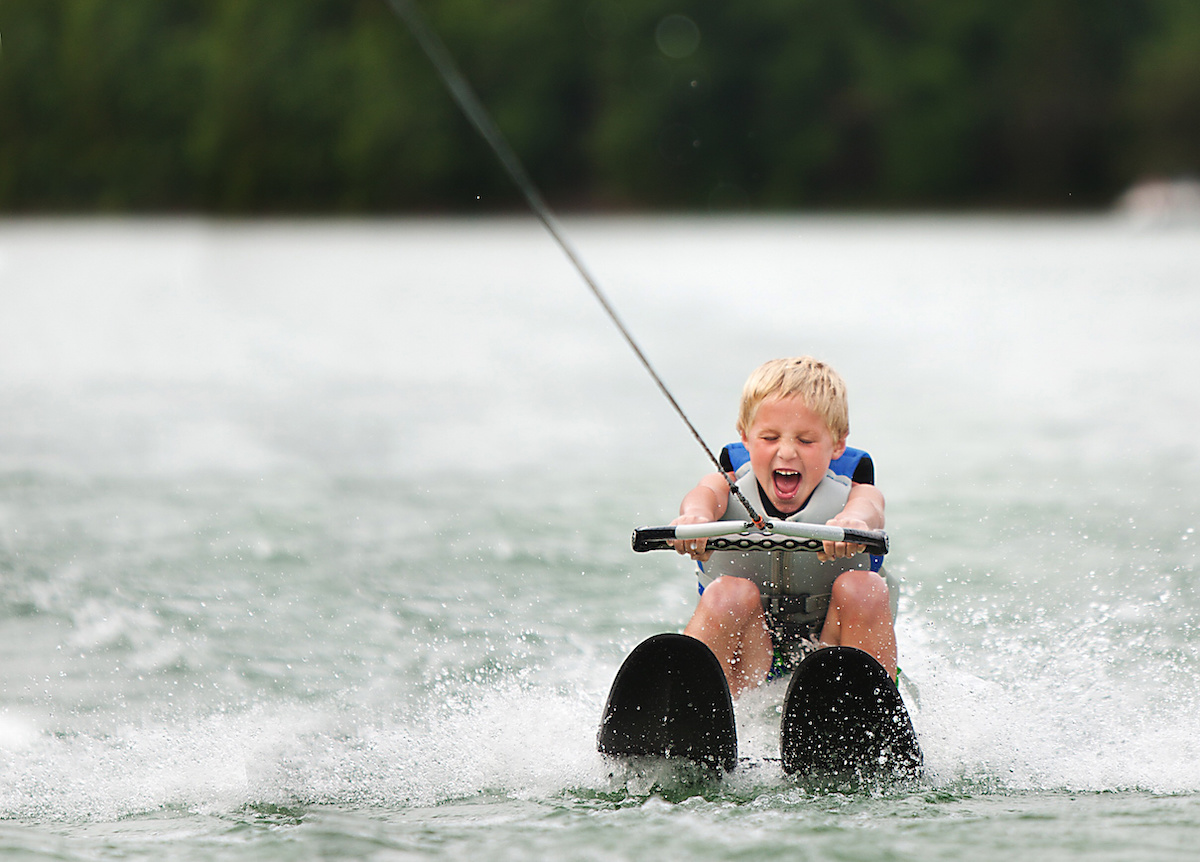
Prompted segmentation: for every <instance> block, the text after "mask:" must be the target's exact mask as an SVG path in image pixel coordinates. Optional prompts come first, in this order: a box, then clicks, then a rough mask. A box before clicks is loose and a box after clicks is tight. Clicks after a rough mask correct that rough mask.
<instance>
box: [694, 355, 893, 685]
mask: <svg viewBox="0 0 1200 862" xmlns="http://www.w3.org/2000/svg"><path fill="white" fill-rule="evenodd" d="M737 429H738V433H739V434H740V435H741V439H742V443H743V444H744V445H745V447H746V449H747V451H748V453H749V456H750V460H749V463H747V464H745V465H743V466H742V468H741V469H740V470H738V471H737V473H736V474H735V476H736V482H737V485H738V488H739V490H741V491H742V493H743V494H744V495H745V497H746V498H747V500H748V501H749V502H750V504H751V506H753V507H754V508H755V509H756V510H757V511H758V513H759V514H760V515H765V516H767V517H771V518H779V519H784V518H790V519H791V520H794V521H803V522H806V523H828V524H834V525H837V526H841V527H852V528H856V529H860V530H879V529H883V520H884V519H883V508H884V502H883V495H882V494H881V493H880V492H879V490H878V489H876V488H875V486H874V485H873V484H861V483H854V482H851V480H850V479H847V478H846V477H843V476H837V475H835V474H834V473H833V472H832V471H830V470H829V464H830V462H831V461H832V460H834V459H835V458H838V457H840V456H841V454H842V453H843V452H844V451H845V449H846V436H847V434H849V431H850V421H849V408H848V404H847V398H846V385H845V383H844V382H843V381H842V378H841V377H840V376H839V375H838V374H837V372H836V371H834V370H833V369H832V368H830V367H829V366H828V365H826V364H825V363H823V362H820V361H818V360H816V359H813V358H812V357H810V356H802V357H798V358H792V359H776V360H772V361H770V362H767V363H765V364H764V365H762V366H760V367H759V368H758V369H756V370H755V371H754V373H753V374H751V375H750V378H749V379H748V380H747V381H746V385H745V387H744V389H743V391H742V402H741V408H740V410H739V414H738V422H737ZM731 496H732V495H731V494H730V491H729V484H728V482H727V481H726V479H725V476H724V475H723V474H721V473H713V474H710V475H708V476H705V477H704V478H703V479H701V480H700V483H699V484H698V485H697V486H696V487H695V488H693V489H692V490H691V491H690V492H688V494H687V495H686V496H685V497H684V498H683V502H682V503H681V504H680V507H679V517H678V518H676V519H675V520H674V521H672V524H696V523H703V522H707V521H717V520H721V519H722V518H723V517H724V518H729V519H743V518H747V519H748V517H749V516H748V514H747V513H746V511H745V510H744V508H743V507H742V506H741V504H740V503H739V502H738V501H737V499H736V497H733V498H732V499H731ZM676 550H677V551H678V552H679V553H681V554H685V555H687V556H690V557H691V558H692V559H694V560H696V561H697V563H698V565H699V567H700V590H701V595H700V602H699V604H698V605H697V606H696V611H695V613H694V614H693V615H692V619H691V621H690V622H689V623H688V624H687V628H685V629H684V634H687V635H691V636H692V637H694V638H698V639H699V640H701V641H703V642H704V643H705V644H707V645H708V647H709V648H710V649H711V650H712V651H713V653H714V654H716V656H717V658H718V659H719V660H720V662H721V665H722V667H723V668H724V669H725V677H726V679H727V680H728V681H729V689H730V691H731V692H732V693H733V696H734V697H737V696H738V695H739V694H741V693H742V692H743V691H745V690H746V689H748V688H752V687H754V686H757V685H759V684H760V683H762V682H763V681H764V680H766V679H771V678H774V677H776V676H781V675H783V674H785V673H788V672H790V671H791V669H792V668H794V667H795V665H796V664H797V663H798V662H799V660H800V659H802V658H803V657H804V656H805V655H806V654H807V653H809V652H812V651H813V650H814V649H817V648H818V647H819V646H834V645H839V644H840V645H843V646H853V647H858V648H859V649H861V650H865V651H866V652H868V653H870V654H871V655H872V656H874V657H875V658H876V659H877V660H878V661H879V663H880V664H882V665H883V666H884V668H886V669H887V672H888V674H889V675H890V676H892V677H893V678H894V677H895V675H896V635H895V630H894V628H893V619H894V615H895V608H896V601H897V589H896V585H895V584H894V583H893V584H889V583H888V580H890V579H889V578H888V577H887V575H886V573H885V574H884V575H882V576H881V575H880V574H877V573H875V572H872V571H866V570H865V569H866V568H867V567H866V565H864V563H866V558H865V556H859V555H861V554H862V551H863V548H862V546H861V545H851V544H847V543H845V542H836V543H835V542H826V543H825V546H824V549H823V551H822V552H820V553H818V554H812V553H807V552H796V553H792V552H782V551H780V552H772V553H769V554H768V553H764V552H762V551H758V552H748V553H733V552H725V551H722V552H720V553H718V554H717V555H716V557H715V558H713V552H712V551H706V550H705V541H704V540H703V539H698V540H687V541H683V540H680V541H679V542H677V543H676ZM856 557H858V559H855V558H856ZM860 569H861V570H860ZM817 635H819V641H818V640H817V637H816V636H817Z"/></svg>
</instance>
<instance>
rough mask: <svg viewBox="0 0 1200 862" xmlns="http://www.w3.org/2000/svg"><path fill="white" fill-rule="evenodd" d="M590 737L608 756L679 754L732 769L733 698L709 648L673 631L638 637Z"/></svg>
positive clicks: (734, 735) (734, 749)
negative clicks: (595, 734) (597, 729)
mask: <svg viewBox="0 0 1200 862" xmlns="http://www.w3.org/2000/svg"><path fill="white" fill-rule="evenodd" d="M596 743H597V747H598V748H599V750H600V751H601V752H603V753H604V754H607V755H610V756H613V757H678V758H684V759H686V760H691V761H694V762H696V763H700V764H703V765H705V766H709V767H712V768H714V769H716V768H718V767H719V768H721V769H724V770H725V771H726V772H728V771H729V770H731V769H733V767H734V764H736V763H737V729H736V727H735V726H734V720H733V698H732V697H730V695H729V684H728V683H727V682H726V681H725V673H724V671H722V670H721V663H720V662H719V661H718V660H717V657H716V656H715V655H713V653H712V650H710V649H709V648H708V647H707V646H705V645H704V644H703V643H701V642H700V641H698V640H696V639H695V638H693V637H688V636H687V635H680V634H662V635H655V636H654V637H652V638H649V639H648V640H645V641H643V642H642V643H640V644H639V645H638V646H637V647H636V648H635V649H634V651H633V652H631V653H630V654H629V658H627V659H625V663H624V664H622V665H621V669H620V670H619V671H617V676H616V679H614V680H613V684H612V690H611V691H610V692H609V694H608V703H607V704H606V705H605V707H604V718H603V719H602V720H601V722H600V733H599V735H598V737H597V740H596Z"/></svg>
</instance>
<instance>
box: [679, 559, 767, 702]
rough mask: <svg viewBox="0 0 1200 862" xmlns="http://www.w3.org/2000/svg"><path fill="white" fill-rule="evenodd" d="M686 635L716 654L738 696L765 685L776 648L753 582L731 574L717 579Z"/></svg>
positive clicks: (733, 692) (732, 688)
mask: <svg viewBox="0 0 1200 862" xmlns="http://www.w3.org/2000/svg"><path fill="white" fill-rule="evenodd" d="M683 633H684V634H685V635H690V636H692V637H694V638H696V639H697V640H701V641H703V642H704V643H705V644H707V646H708V648H709V649H711V650H712V651H713V654H714V655H716V657H717V659H718V660H720V662H721V667H722V668H724V670H725V679H726V680H728V681H729V691H730V693H731V694H732V695H733V696H734V697H737V696H738V695H739V694H741V693H742V692H743V691H745V690H746V689H748V688H753V687H754V686H756V685H758V684H759V683H761V682H762V681H763V680H764V679H765V678H766V676H767V671H769V670H770V669H771V657H772V655H773V653H774V649H773V647H772V646H771V635H770V634H769V633H768V632H767V624H766V620H765V618H764V617H763V611H762V599H761V598H759V595H758V585H757V584H755V583H754V582H753V581H749V580H746V579H745V578H734V577H729V576H728V575H727V576H725V577H721V578H717V579H716V580H715V581H713V582H712V583H711V584H709V585H708V586H707V587H705V588H704V594H703V595H701V596H700V604H699V605H697V606H696V612H695V613H694V614H692V619H691V621H690V622H689V623H688V624H687V628H685V629H684V630H683Z"/></svg>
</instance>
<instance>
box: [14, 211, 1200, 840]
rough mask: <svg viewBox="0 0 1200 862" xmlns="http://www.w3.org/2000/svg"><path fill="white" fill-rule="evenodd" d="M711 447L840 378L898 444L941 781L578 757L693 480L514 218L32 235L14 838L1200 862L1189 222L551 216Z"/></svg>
mask: <svg viewBox="0 0 1200 862" xmlns="http://www.w3.org/2000/svg"><path fill="white" fill-rule="evenodd" d="M567 230H568V232H569V234H570V235H571V237H572V238H573V240H574V242H575V243H576V245H577V246H578V247H579V249H580V251H581V252H582V254H583V256H584V258H585V259H586V260H587V261H588V263H589V264H590V266H591V268H592V269H593V270H594V272H595V273H596V274H597V276H598V277H599V279H600V281H601V283H602V284H603V285H604V286H605V288H606V290H607V291H608V292H609V295H610V297H611V299H612V301H613V303H614V304H615V305H616V307H617V308H618V310H619V311H620V313H621V314H622V317H623V319H624V320H625V322H626V323H627V324H628V326H629V327H630V329H631V330H632V331H633V332H634V334H635V336H636V337H637V338H638V339H639V341H640V342H641V344H642V346H643V348H644V349H645V351H646V353H647V354H648V355H649V356H650V358H651V361H652V362H654V364H655V366H656V368H657V370H658V371H659V373H660V374H661V375H662V377H663V378H664V379H665V380H666V381H667V383H668V385H669V386H670V387H671V388H672V390H673V392H674V393H675V395H676V397H677V398H678V400H679V401H680V403H681V404H682V405H683V406H684V408H685V409H686V410H687V411H688V413H689V415H690V416H691V418H692V419H693V421H694V422H695V424H696V425H697V427H698V428H699V429H700V431H701V432H702V434H703V435H704V436H705V437H706V438H707V440H708V441H709V443H710V444H712V445H714V446H718V445H720V444H722V443H724V442H728V441H729V440H730V439H732V438H733V436H734V432H733V422H734V412H735V409H736V400H737V395H738V392H739V390H740V386H741V383H742V380H743V379H744V378H745V376H746V374H747V373H748V372H749V371H750V370H751V369H752V368H753V367H754V366H756V365H757V364H758V363H760V362H761V361H763V360H765V359H767V358H771V357H775V356H781V355H793V354H798V353H812V354H815V355H817V356H820V357H822V358H825V359H827V360H829V361H831V362H832V363H833V364H834V365H835V366H836V367H837V368H839V370H841V372H842V373H843V375H844V376H845V377H846V378H847V381H848V383H849V386H850V392H851V424H852V431H851V436H850V442H851V444H852V445H856V446H859V447H861V448H865V449H868V450H869V451H870V452H871V453H872V454H873V455H874V457H875V461H876V464H877V471H878V479H879V483H880V486H881V487H882V489H883V490H884V492H885V494H886V496H887V499H888V531H889V533H890V535H891V538H892V548H893V553H892V555H891V557H890V558H889V559H890V565H891V566H892V567H893V568H894V569H895V570H896V571H898V572H899V573H900V574H901V575H902V577H903V578H904V591H903V595H902V598H901V616H900V619H899V620H898V633H899V644H900V660H901V666H902V667H903V668H904V672H905V674H906V676H907V677H908V683H907V684H906V688H905V691H906V694H907V696H908V699H909V703H910V708H911V710H912V714H913V720H914V724H915V726H916V728H917V731H918V734H919V736H920V739H921V742H922V745H923V747H924V751H925V755H926V762H927V773H926V775H925V777H924V778H923V779H922V780H921V781H920V782H918V783H916V784H913V785H903V786H877V787H869V788H857V789H855V788H847V787H829V786H816V785H813V784H811V783H806V782H804V781H797V780H794V779H790V778H787V777H785V776H784V775H783V774H782V772H781V771H780V769H779V766H778V763H777V762H775V761H773V760H771V759H770V758H773V757H776V756H777V738H776V734H777V732H778V714H777V712H776V706H777V705H778V702H779V700H780V698H781V696H782V691H781V689H780V687H779V686H778V685H775V686H768V687H765V688H762V689H758V690H756V691H754V692H752V693H750V694H748V695H746V696H745V697H744V698H743V699H742V701H741V702H740V703H739V705H738V712H739V715H738V721H739V734H740V743H741V753H742V754H743V755H744V756H746V757H747V758H750V760H749V761H748V762H746V763H745V764H743V765H742V766H741V767H739V768H738V770H736V771H735V772H734V773H733V774H732V775H730V776H729V777H728V778H726V779H725V780H724V781H722V782H704V781H697V780H695V779H694V777H693V776H688V775H686V774H683V773H678V772H672V773H669V774H667V773H662V774H651V773H647V772H645V771H642V772H638V771H634V770H624V769H620V768H614V767H613V766H612V765H611V764H607V763H605V762H604V761H603V760H602V759H601V758H600V756H599V755H598V754H597V753H596V752H595V731H596V725H597V722H598V720H599V717H600V713H601V709H602V707H603V702H604V698H605V696H606V694H607V689H608V685H609V683H610V682H611V679H612V677H613V674H614V673H615V672H616V669H617V667H618V665H619V664H620V661H621V659H622V658H623V657H624V655H625V654H627V652H628V651H629V650H630V649H631V648H632V647H633V646H634V645H635V644H636V643H637V642H639V641H640V640H641V639H643V638H644V637H646V636H648V635H650V634H653V633H656V632H659V631H671V630H679V629H680V628H681V627H682V625H683V623H684V622H685V621H686V619H687V618H688V616H689V614H690V611H691V608H692V606H693V604H694V601H695V581H694V579H693V577H692V576H691V574H690V572H689V570H688V567H687V565H686V564H685V563H684V562H682V561H681V560H680V559H679V558H678V557H676V556H675V555H673V554H649V555H635V554H633V553H632V552H631V551H630V549H629V533H630V530H631V528H633V527H634V526H639V525H647V524H655V523H665V522H667V521H669V520H670V519H671V518H672V517H673V515H674V513H675V511H676V507H677V506H678V501H679V498H680V496H681V495H682V494H683V492H684V491H685V490H687V488H689V487H690V486H691V484H692V483H693V482H694V480H695V479H696V478H697V477H698V476H699V475H700V474H702V473H704V472H705V471H706V470H707V469H708V467H707V460H706V458H705V456H704V455H703V453H702V452H701V451H700V449H699V447H698V446H697V445H696V444H695V443H694V441H693V440H692V439H691V437H690V436H689V435H688V433H687V431H686V429H685V428H684V426H683V424H682V423H681V422H680V421H679V420H678V418H677V417H676V416H675V415H674V414H673V413H672V412H671V410H670V408H669V407H668V405H667V404H666V403H665V401H664V399H663V398H662V397H661V395H660V394H659V392H658V391H657V390H656V389H655V387H654V385H653V383H652V382H651V381H650V379H649V378H648V376H647V375H646V374H645V373H644V371H643V370H642V369H641V367H640V366H638V364H637V363H636V361H635V359H634V358H633V356H632V355H631V353H630V351H629V350H628V348H627V347H626V345H625V344H624V343H623V342H622V341H621V339H620V337H619V336H618V334H617V333H616V331H615V329H614V328H613V327H612V326H611V324H610V323H609V321H608V320H607V319H606V318H605V317H604V316H603V314H602V312H601V311H600V309H599V306H598V305H597V304H596V303H595V301H594V299H593V298H592V297H591V296H590V295H589V294H588V293H587V291H586V289H585V288H584V287H583V286H582V283H581V282H580V280H579V278H578V277H577V276H576V275H575V274H574V273H573V271H571V270H570V269H569V267H568V265H567V263H566V261H565V258H564V257H563V256H562V254H561V253H560V252H559V251H558V249H557V248H556V247H555V246H554V245H553V244H552V242H551V241H550V239H549V238H548V237H547V236H546V235H545V234H544V232H543V231H542V230H541V228H540V227H538V226H537V225H536V223H534V222H533V221H532V220H531V219H523V218H516V219H498V220H463V221H457V220H411V221H409V220H401V221H393V222H294V223H293V222H270V223H219V222H206V221H191V220H177V221H170V220H168V221H29V222H23V221H9V222H3V223H0V650H2V653H0V854H3V855H4V856H5V858H13V859H21V858H26V859H49V858H53V859H89V860H91V859H158V858H164V857H169V858H174V859H186V860H190V859H216V858H219V859H264V860H274V859H278V860H294V859H371V860H390V859H416V858H440V859H468V858H469V859H477V858H494V859H528V858H546V859H550V858H553V859H597V860H610V859H628V860H634V859H638V860H640V859H646V858H667V859H683V858H687V859H694V860H707V859H732V858H747V859H748V858H753V859H756V860H769V859H789V860H797V859H799V860H806V859H811V860H817V859H822V860H824V859H854V860H884V859H887V860H907V859H912V860H917V859H920V860H929V859H960V858H963V857H965V856H969V857H970V858H972V859H974V860H1004V862H1008V860H1011V859H1013V858H1021V857H1023V856H1026V855H1034V854H1036V856H1037V857H1038V858H1040V859H1082V858H1087V859H1113V860H1127V859H1184V858H1193V854H1194V852H1195V847H1196V845H1197V843H1200V573H1198V571H1197V550H1196V549H1197V543H1198V542H1200V537H1198V536H1197V535H1196V533H1195V529H1196V527H1197V524H1198V522H1200V494H1198V492H1197V488H1198V487H1200V443H1198V440H1200V437H1198V434H1197V429H1198V428H1200V386H1198V385H1197V373H1198V372H1200V230H1198V229H1197V228H1196V227H1195V226H1192V227H1186V226H1176V227H1173V228H1171V227H1167V228H1160V229H1149V228H1145V227H1139V226H1136V225H1132V224H1130V223H1126V222H1123V221H1121V220H1119V219H1117V218H1110V217H1099V216H1097V217H1081V218H1066V219H1038V218H1008V219H1000V218H995V219H992V218H962V219H950V218H945V219H942V218H878V219H876V218H816V217H813V218H804V217H778V218H766V217H762V218H754V217H747V218H738V219H682V218H662V219H657V218H646V219H595V220H583V219H580V220H568V222H567Z"/></svg>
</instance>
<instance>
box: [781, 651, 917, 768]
mask: <svg viewBox="0 0 1200 862" xmlns="http://www.w3.org/2000/svg"><path fill="white" fill-rule="evenodd" d="M781 749H782V755H783V770H784V772H788V773H799V774H801V775H809V774H831V773H853V774H856V775H860V776H864V777H873V776H888V775H894V776H897V777H911V776H915V775H916V774H917V773H918V772H919V771H920V769H921V749H920V747H918V745H917V735H916V733H915V731H914V730H913V726H912V720H911V719H910V718H909V716H908V710H907V709H905V708H904V701H903V700H901V699H900V692H898V691H897V690H896V685H895V683H894V682H893V681H892V680H891V679H889V678H888V674H887V671H886V670H884V668H883V665H881V664H880V663H879V662H877V661H876V660H875V659H874V658H873V657H872V656H870V655H869V654H867V653H865V652H863V651H862V650H859V649H854V648H853V647H829V648H826V649H822V650H818V651H817V652H815V653H813V654H812V655H810V656H809V657H808V658H806V659H805V660H804V661H803V662H801V664H800V666H799V667H798V668H796V671H795V673H793V674H792V681H791V683H790V684H789V685H788V691H787V698H786V700H785V701H784V704H783V725H782V728H781Z"/></svg>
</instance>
